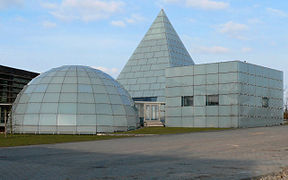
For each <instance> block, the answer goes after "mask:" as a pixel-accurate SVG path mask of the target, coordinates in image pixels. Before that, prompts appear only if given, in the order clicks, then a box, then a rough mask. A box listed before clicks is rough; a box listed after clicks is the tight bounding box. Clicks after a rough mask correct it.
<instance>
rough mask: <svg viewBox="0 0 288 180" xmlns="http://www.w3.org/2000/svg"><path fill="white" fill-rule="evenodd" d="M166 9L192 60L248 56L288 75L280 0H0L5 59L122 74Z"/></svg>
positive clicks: (287, 22) (287, 7)
mask: <svg viewBox="0 0 288 180" xmlns="http://www.w3.org/2000/svg"><path fill="white" fill-rule="evenodd" d="M161 8H164V10H165V12H166V14H167V16H168V18H169V19H170V21H171V23H172V24H173V26H174V28H175V29H176V31H177V32H178V34H179V36H180V37H181V39H182V40H183V42H184V44H185V46H186V48H187V50H188V51H189V52H190V55H191V57H192V58H193V60H194V61H195V63H197V64H200V63H209V62H217V61H229V60H243V61H244V60H245V61H247V62H250V63H254V64H259V65H263V66H268V67H272V68H276V69H279V70H282V71H284V72H285V73H286V74H288V70H287V69H288V68H287V67H288V60H287V56H288V51H287V48H288V31H287V29H288V2H287V1H282V0H275V1H271V0H130V1H127V0H126V1H125V0H105V1H104V0H58V1H56V0H29V1H28V0H0V64H2V65H8V66H12V67H16V68H21V69H26V70H30V71H36V72H44V71H47V70H49V69H50V68H53V67H57V66H61V65H64V64H83V65H89V66H93V67H98V68H101V69H102V70H104V71H106V72H108V73H109V74H111V75H112V76H114V77H117V75H118V73H119V72H120V70H121V69H122V67H123V66H124V65H125V63H126V62H127V60H128V58H129V57H130V55H131V54H132V52H133V51H134V49H135V48H136V46H137V45H138V43H139V42H140V40H141V39H142V37H143V36H144V34H145V33H146V31H147V30H148V28H149V26H150V25H151V23H152V22H153V20H154V18H155V17H156V16H157V14H158V12H159V11H160V9H161ZM285 77H286V78H285V79H286V80H287V79H288V76H287V75H285ZM285 84H287V83H285Z"/></svg>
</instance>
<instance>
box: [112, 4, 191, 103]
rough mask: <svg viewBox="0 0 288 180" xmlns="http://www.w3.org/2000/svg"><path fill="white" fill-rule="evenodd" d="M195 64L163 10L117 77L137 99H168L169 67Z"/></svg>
mask: <svg viewBox="0 0 288 180" xmlns="http://www.w3.org/2000/svg"><path fill="white" fill-rule="evenodd" d="M187 65H194V62H193V60H192V58H191V57H190V55H189V53H188V51H187V50H186V48H185V47H184V45H183V43H182V41H181V40H180V38H179V36H178V35H177V33H176V31H175V30H174V28H173V26H172V24H171V23H170V21H169V20H168V18H167V16H166V14H165V12H164V10H163V9H162V10H161V11H160V13H159V14H158V16H157V17H156V19H155V20H154V22H153V24H152V25H151V27H150V28H149V30H148V32H147V33H146V34H145V36H144V38H143V39H142V41H141V42H140V44H139V45H138V47H137V48H136V50H135V51H134V53H133V54H132V56H131V57H130V59H129V60H128V62H127V64H126V65H125V66H124V68H123V70H122V71H121V73H120V75H119V76H118V78H117V80H118V81H119V82H120V83H121V84H122V85H123V86H124V87H125V88H126V89H127V90H128V92H129V93H130V95H131V96H132V97H133V98H134V99H135V98H136V99H137V98H139V99H143V98H146V99H154V100H155V99H156V98H157V100H156V101H161V102H165V69H166V68H167V67H174V66H187Z"/></svg>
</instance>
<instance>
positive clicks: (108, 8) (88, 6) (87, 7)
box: [42, 0, 125, 22]
mask: <svg viewBox="0 0 288 180" xmlns="http://www.w3.org/2000/svg"><path fill="white" fill-rule="evenodd" d="M124 5H125V3H124V2H122V1H103V0H63V1H62V2H61V3H60V4H56V3H43V4H42V6H43V7H44V8H48V9H50V10H51V11H50V13H51V14H52V15H53V16H54V17H55V18H57V19H60V20H63V21H73V20H79V21H85V22H89V21H96V20H99V19H106V18H109V17H110V16H112V15H113V14H115V13H119V12H121V11H122V10H123V7H124Z"/></svg>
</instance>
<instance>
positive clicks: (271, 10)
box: [266, 8, 288, 17]
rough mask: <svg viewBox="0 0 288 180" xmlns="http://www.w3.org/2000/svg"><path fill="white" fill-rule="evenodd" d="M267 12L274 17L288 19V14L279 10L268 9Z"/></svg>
mask: <svg viewBox="0 0 288 180" xmlns="http://www.w3.org/2000/svg"><path fill="white" fill-rule="evenodd" d="M266 10H267V12H268V13H270V14H272V15H274V16H280V17H288V14H287V13H286V12H284V11H282V10H279V9H273V8H267V9H266Z"/></svg>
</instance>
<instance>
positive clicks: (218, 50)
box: [192, 46, 230, 54]
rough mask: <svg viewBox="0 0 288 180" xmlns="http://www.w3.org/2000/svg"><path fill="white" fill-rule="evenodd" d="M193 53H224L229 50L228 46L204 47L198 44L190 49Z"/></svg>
mask: <svg viewBox="0 0 288 180" xmlns="http://www.w3.org/2000/svg"><path fill="white" fill-rule="evenodd" d="M192 51H193V53H200V54H206V53H208V54H225V53H228V52H230V50H229V49H228V48H225V47H222V46H213V47H204V46H199V47H195V48H193V49H192Z"/></svg>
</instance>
